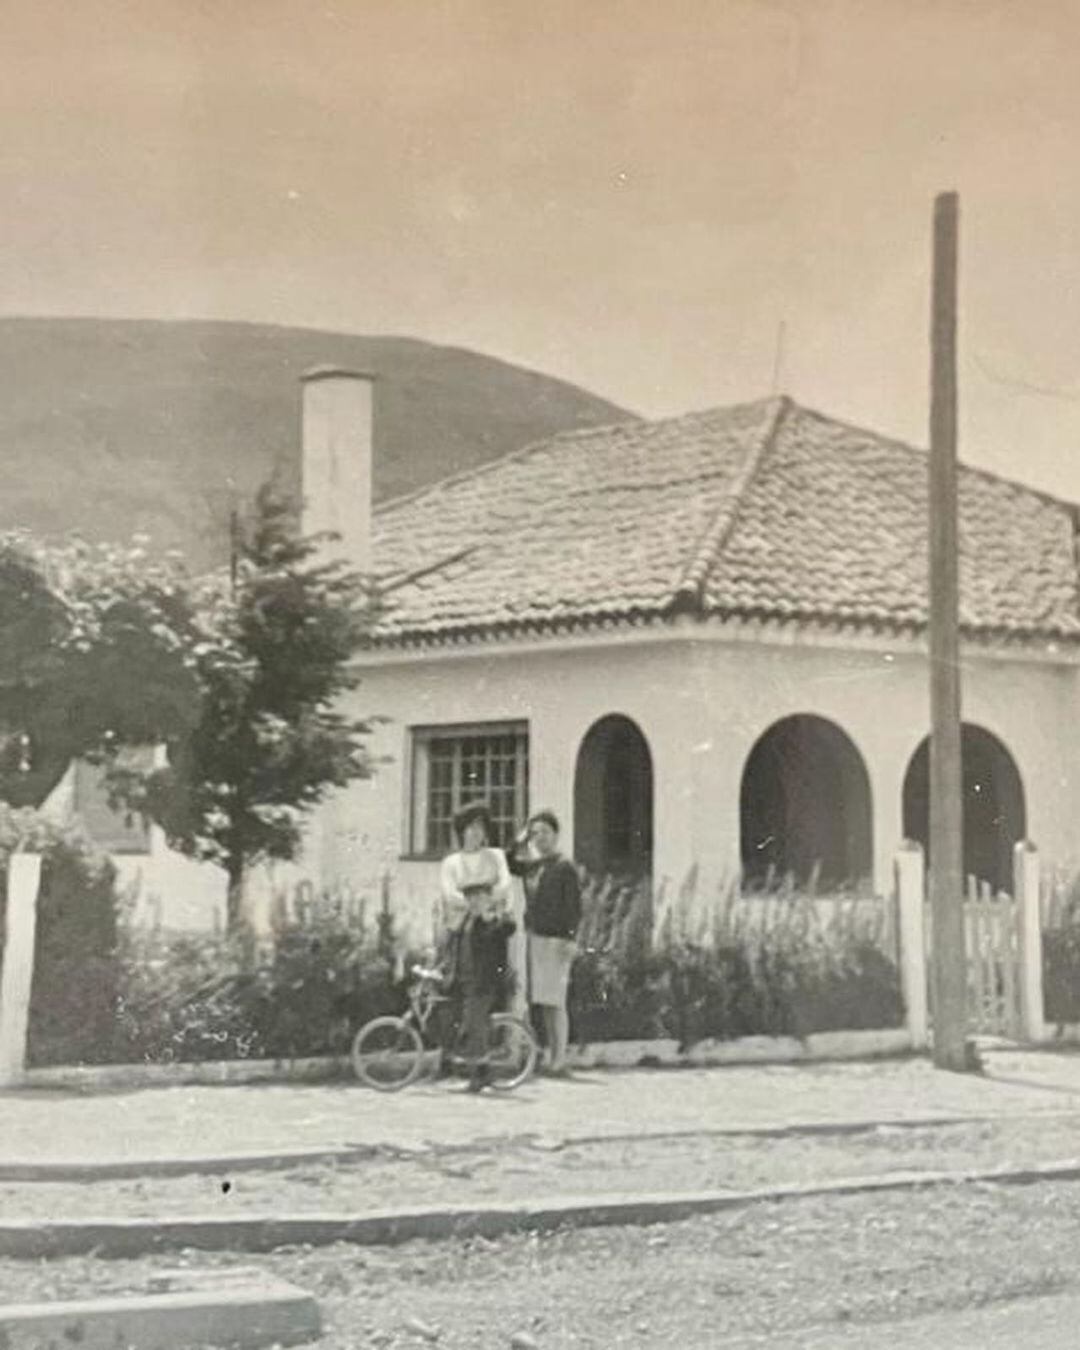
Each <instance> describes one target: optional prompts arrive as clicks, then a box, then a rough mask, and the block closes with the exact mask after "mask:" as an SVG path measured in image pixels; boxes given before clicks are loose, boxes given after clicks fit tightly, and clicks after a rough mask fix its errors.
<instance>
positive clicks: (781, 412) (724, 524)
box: [672, 394, 794, 603]
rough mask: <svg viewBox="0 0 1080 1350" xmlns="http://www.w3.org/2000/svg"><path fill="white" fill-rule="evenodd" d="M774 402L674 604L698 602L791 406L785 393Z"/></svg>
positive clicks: (681, 582)
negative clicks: (770, 416) (748, 491)
mask: <svg viewBox="0 0 1080 1350" xmlns="http://www.w3.org/2000/svg"><path fill="white" fill-rule="evenodd" d="M775 402H776V407H775V409H774V411H773V415H772V418H771V419H770V421H769V424H768V425H767V426H766V427H765V428H764V430H763V431H762V434H761V438H760V440H759V441H758V443H757V445H756V446H755V447H754V449H753V451H752V452H751V454H750V455H749V456H747V460H746V463H745V464H744V465H743V466H742V469H741V470H740V472H739V473H738V474H737V475H736V477H735V480H734V481H733V483H732V485H731V487H730V489H729V491H728V492H727V493H726V494H725V496H724V500H723V502H722V503H721V505H720V507H719V508H718V510H717V512H716V514H715V516H714V517H713V519H712V520H711V521H710V522H709V524H708V525H707V526H706V528H705V529H704V530H703V531H702V534H701V537H700V539H699V541H698V546H697V548H696V549H695V551H694V554H693V556H692V557H691V559H690V561H689V563H687V565H686V567H685V568H684V570H683V574H682V576H681V577H680V579H679V580H678V582H677V583H676V585H675V588H674V592H673V595H672V601H673V603H674V602H677V601H678V600H679V599H680V598H682V597H685V598H686V599H688V600H692V601H695V602H698V601H700V599H701V596H702V593H703V591H704V588H705V584H706V581H707V580H708V576H709V572H710V571H711V570H712V566H713V564H714V562H715V561H716V559H717V557H718V556H719V555H720V554H721V553H722V552H723V548H724V543H725V542H726V540H727V539H728V538H729V536H730V534H731V531H732V529H733V527H734V525H735V521H736V518H737V517H738V514H739V507H740V505H741V504H742V501H743V499H744V496H745V494H746V490H747V488H749V486H750V484H751V483H752V482H753V481H754V478H755V477H756V476H757V473H758V470H759V469H760V468H761V464H762V461H763V460H764V459H765V457H766V455H767V454H768V452H769V450H770V449H771V448H772V447H773V445H775V443H776V436H777V433H778V431H779V430H780V425H781V423H782V422H783V420H784V418H785V417H786V416H787V415H788V413H789V411H790V410H791V408H792V407H793V406H794V405H793V404H792V401H791V399H790V398H788V396H787V395H786V394H782V395H780V397H779V398H777V399H776V400H775Z"/></svg>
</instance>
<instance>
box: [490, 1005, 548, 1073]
mask: <svg viewBox="0 0 1080 1350" xmlns="http://www.w3.org/2000/svg"><path fill="white" fill-rule="evenodd" d="M539 1057H540V1047H539V1046H538V1045H537V1043H536V1037H535V1036H534V1035H533V1034H532V1030H531V1029H530V1028H529V1027H528V1026H527V1025H526V1024H525V1023H524V1022H523V1021H522V1020H521V1018H520V1017H514V1016H513V1014H512V1013H495V1014H494V1015H493V1016H492V1019H491V1040H490V1050H489V1055H488V1070H489V1073H490V1078H489V1082H490V1083H491V1086H492V1087H493V1088H498V1089H500V1090H501V1091H503V1092H510V1091H512V1090H513V1089H514V1088H516V1087H520V1086H521V1084H522V1083H524V1082H526V1081H527V1080H528V1079H529V1078H531V1077H532V1076H533V1074H534V1073H535V1072H536V1062H537V1060H538V1059H539Z"/></svg>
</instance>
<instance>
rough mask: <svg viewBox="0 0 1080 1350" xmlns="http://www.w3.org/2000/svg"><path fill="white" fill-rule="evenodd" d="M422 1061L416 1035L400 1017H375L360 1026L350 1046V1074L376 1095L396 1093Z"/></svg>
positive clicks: (404, 1085) (422, 1043)
mask: <svg viewBox="0 0 1080 1350" xmlns="http://www.w3.org/2000/svg"><path fill="white" fill-rule="evenodd" d="M423 1062H424V1042H423V1041H422V1040H421V1039H420V1033H419V1032H418V1031H417V1030H416V1028H415V1027H414V1026H413V1025H412V1023H411V1022H406V1021H405V1019H404V1018H402V1017H376V1018H375V1019H374V1020H373V1021H371V1022H368V1023H367V1024H366V1025H365V1026H362V1027H361V1028H360V1030H359V1031H358V1032H357V1033H356V1039H355V1040H354V1041H353V1044H352V1066H353V1071H354V1073H355V1074H356V1076H357V1078H359V1079H360V1081H361V1083H366V1084H367V1086H368V1087H371V1088H375V1090H376V1091H377V1092H400V1090H401V1089H402V1088H403V1087H408V1085H409V1084H410V1083H411V1082H413V1080H414V1079H415V1078H416V1076H417V1074H419V1072H420V1069H421V1066H422V1065H423Z"/></svg>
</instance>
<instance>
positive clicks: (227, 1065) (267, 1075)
mask: <svg viewBox="0 0 1080 1350" xmlns="http://www.w3.org/2000/svg"><path fill="white" fill-rule="evenodd" d="M912 1053H913V1051H912V1048H911V1036H910V1034H909V1033H908V1031H907V1030H906V1028H904V1027H884V1028H881V1029H879V1030H868V1031H823V1032H815V1033H813V1034H811V1035H809V1036H807V1037H806V1038H805V1039H804V1040H797V1039H795V1038H794V1037H786V1036H783V1037H774V1036H746V1037H742V1038H740V1039H739V1040H734V1041H700V1042H698V1044H696V1045H694V1046H692V1047H691V1048H690V1049H688V1050H685V1051H680V1049H679V1044H678V1042H677V1041H604V1042H596V1043H594V1044H588V1045H575V1046H572V1047H571V1050H570V1063H571V1065H572V1067H575V1068H579V1069H634V1068H639V1067H650V1066H652V1067H661V1068H720V1067H734V1066H737V1065H741V1064H760V1065H764V1064H806V1063H815V1064H816V1063H829V1062H842V1061H845V1060H853V1059H855V1060H858V1059H883V1058H894V1057H898V1056H901V1055H908V1054H912ZM352 1076H353V1075H352V1066H351V1064H350V1061H349V1058H348V1056H346V1055H328V1056H323V1057H320V1058H314V1059H294V1060H283V1059H251V1060H219V1061H207V1062H205V1063H190V1064H100V1065H71V1066H66V1067H58V1068H41V1069H28V1070H27V1071H26V1072H25V1073H24V1074H23V1076H22V1078H21V1079H20V1081H19V1083H18V1085H17V1087H16V1088H15V1089H14V1090H16V1091H24V1090H33V1089H48V1090H51V1091H56V1090H58V1089H59V1090H68V1091H74V1092H108V1091H137V1090H139V1089H143V1088H155V1087H221V1086H224V1087H230V1086H236V1087H239V1086H243V1085H246V1084H249V1083H322V1082H332V1081H336V1080H338V1079H342V1078H352ZM357 1086H358V1087H359V1085H357Z"/></svg>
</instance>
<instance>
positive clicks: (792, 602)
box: [318, 379, 1080, 922]
mask: <svg viewBox="0 0 1080 1350" xmlns="http://www.w3.org/2000/svg"><path fill="white" fill-rule="evenodd" d="M335 385H339V386H340V387H341V388H342V389H343V390H344V389H347V387H348V381H347V380H345V379H341V380H338V381H331V382H330V385H329V386H328V387H327V388H325V389H324V391H323V392H324V395H326V396H328V397H331V398H332V397H333V394H334V386H335ZM343 409H344V404H343ZM342 415H343V416H344V415H345V413H344V410H343V414H342ZM960 495H961V548H962V566H961V571H962V582H961V584H962V622H963V629H964V647H963V662H964V671H963V674H964V708H963V712H964V719H965V732H964V760H965V815H966V829H965V834H966V839H965V854H966V856H965V864H966V868H967V870H968V872H969V873H970V874H972V875H974V876H976V877H978V878H979V879H980V880H985V881H988V882H989V883H990V884H991V885H992V886H994V887H995V888H1003V889H1008V888H1009V887H1010V885H1011V867H1012V861H1011V855H1012V848H1013V845H1014V844H1015V842H1017V841H1018V840H1019V839H1023V838H1031V839H1033V840H1034V841H1035V842H1036V843H1037V844H1038V845H1039V847H1040V848H1041V849H1042V851H1043V853H1044V856H1045V857H1047V858H1048V859H1051V860H1055V861H1062V862H1064V861H1066V860H1068V859H1069V858H1071V857H1073V856H1074V855H1075V854H1076V852H1077V849H1076V843H1077V825H1078V822H1080V774H1078V773H1077V771H1076V766H1077V764H1078V762H1080V717H1078V713H1080V664H1078V663H1080V572H1078V550H1077V539H1078V521H1080V515H1078V510H1077V508H1076V507H1075V506H1073V505H1071V504H1069V503H1066V502H1063V501H1058V500H1054V499H1052V498H1050V497H1048V496H1046V495H1043V494H1040V493H1038V492H1036V491H1033V490H1030V489H1028V488H1026V487H1022V486H1019V485H1017V484H1015V483H1011V482H1007V481H1004V480H1002V479H1000V478H996V477H994V476H992V475H990V474H988V473H984V472H981V471H977V470H974V469H968V468H965V469H963V470H962V472H961V490H960ZM354 500H358V501H359V502H360V503H361V507H360V510H361V512H363V511H364V510H366V507H365V506H364V503H366V501H367V500H370V498H369V496H368V495H367V494H365V492H364V491H363V489H362V488H360V489H358V491H357V496H356V497H355V498H354ZM926 518H927V459H926V455H925V452H923V451H920V450H918V449H913V448H911V447H909V446H907V445H903V444H899V443H897V442H896V441H893V440H889V439H887V438H885V437H882V436H878V435H875V434H873V433H871V432H868V431H863V430H859V429H857V428H855V427H851V426H847V425H844V424H842V423H840V422H837V421H833V420H831V419H829V418H827V417H823V416H820V415H819V414H817V413H814V412H811V411H808V410H806V409H804V408H802V407H800V406H798V405H796V404H795V403H793V402H791V401H790V400H788V399H786V398H774V399H770V400H767V401H762V402H757V403H751V404H746V405H743V406H738V407H730V408H720V409H716V410H712V411H707V412H701V413H693V414H690V415H687V416H684V417H675V418H671V419H665V420H663V421H659V422H652V423H644V422H637V423H633V424H629V425H624V426H616V427H612V428H610V429H606V430H592V431H587V432H582V433H574V434H569V435H564V436H560V437H557V438H555V439H553V440H550V441H547V442H545V443H542V444H538V445H535V446H533V447H531V448H529V449H526V450H524V451H521V452H517V453H514V454H511V455H509V456H507V457H505V458H503V459H501V460H498V461H496V462H494V463H491V464H489V465H487V466H485V467H483V468H481V469H478V470H474V471H472V472H470V473H467V474H464V475H461V476H458V477H455V478H451V479H448V480H446V481H444V482H440V483H436V484H434V485H433V486H431V487H428V488H426V489H424V490H423V491H420V492H417V493H415V494H413V495H411V496H409V497H406V498H403V499H400V500H397V501H392V502H388V503H386V504H385V505H381V506H380V507H379V508H378V509H376V510H375V512H374V513H373V516H372V526H371V532H370V537H367V536H366V535H365V534H364V532H363V530H361V531H359V533H358V534H355V535H354V536H353V538H354V546H355V547H356V548H357V549H358V551H359V552H358V556H359V557H360V559H361V560H362V561H363V562H364V563H365V564H366V565H370V567H371V568H372V570H373V571H374V573H375V574H376V575H377V576H378V577H379V579H380V581H381V584H382V586H383V590H384V596H385V602H386V606H387V611H386V614H385V617H384V618H383V620H382V621H381V623H380V626H379V627H378V629H377V631H376V632H375V633H374V634H373V637H372V640H371V644H370V649H369V650H368V651H367V652H366V654H365V657H364V661H363V683H362V686H361V689H360V691H359V693H358V695H357V698H358V710H359V711H362V712H363V713H378V714H380V715H382V716H384V717H386V718H387V719H388V721H387V722H386V723H385V724H384V725H382V726H380V728H379V730H378V733H377V737H376V743H375V746H374V749H375V750H376V752H377V753H378V754H380V755H381V756H384V757H385V761H386V762H385V763H384V764H383V766H382V767H381V768H380V771H379V773H378V775H377V776H376V777H375V778H373V779H372V780H370V781H369V782H364V783H360V784H357V785H356V786H355V787H354V788H353V789H352V790H351V791H349V792H348V793H346V794H343V796H342V797H341V799H339V800H338V801H336V802H335V803H334V804H333V807H332V809H328V810H327V812H326V813H325V816H324V819H323V821H322V822H321V826H320V830H319V835H318V864H319V868H320V871H321V874H322V876H323V878H324V879H325V880H326V881H327V883H328V884H329V883H333V882H334V881H335V880H338V879H341V878H348V879H349V880H350V881H351V883H352V884H354V885H358V886H361V887H370V886H372V885H373V884H374V883H375V879H376V875H377V874H380V875H383V874H385V875H389V876H390V877H391V879H392V889H393V894H394V896H395V901H396V903H397V904H398V905H399V906H400V907H401V908H402V909H403V910H408V912H409V913H411V914H412V915H414V916H415V918H416V921H417V922H423V920H424V918H425V917H426V916H427V915H429V914H430V905H431V899H432V897H433V895H434V893H435V869H436V864H437V859H438V858H439V857H440V855H441V854H442V853H443V852H444V851H445V850H446V848H447V847H448V845H449V821H450V818H451V816H452V814H453V811H454V810H455V808H456V807H457V806H458V805H459V804H460V803H461V802H462V801H464V800H467V799H470V798H475V797H478V796H480V797H485V798H486V799H487V800H488V801H489V802H491V803H492V805H493V807H494V809H495V813H496V816H497V818H498V820H499V822H500V824H501V826H502V828H503V829H504V830H505V831H506V832H507V833H508V832H509V831H510V829H511V828H512V826H513V825H514V823H515V822H518V821H520V820H521V819H522V818H523V817H524V816H525V815H526V813H527V812H528V811H529V810H532V809H536V808H538V807H549V808H551V809H553V810H554V811H555V812H556V813H557V815H558V816H559V817H560V819H561V820H562V822H563V826H564V843H565V847H566V849H567V850H568V851H569V852H570V853H572V854H573V856H574V857H575V858H577V859H578V860H579V861H580V862H582V863H583V864H585V865H586V866H587V867H589V868H590V869H591V870H592V871H594V872H599V873H606V872H624V873H625V872H634V873H642V872H651V874H652V876H653V878H654V879H655V880H656V881H661V880H664V879H666V880H668V881H669V882H671V883H675V884H677V883H678V882H679V881H680V880H681V879H682V878H683V877H685V875H686V874H687V872H688V871H689V869H690V868H691V867H694V866H696V867H697V868H698V869H699V871H700V873H701V874H702V876H703V877H704V878H708V877H710V876H716V877H720V876H723V875H731V874H732V872H733V871H735V870H736V869H741V871H742V873H743V875H744V877H746V878H747V879H748V880H749V881H751V882H753V881H755V880H759V879H761V878H763V877H764V876H766V875H767V874H768V873H769V871H770V870H773V871H775V872H780V873H788V872H793V873H794V874H795V875H796V877H797V878H798V879H800V880H802V881H806V880H809V879H810V878H811V876H813V877H814V878H815V879H816V883H817V884H818V885H819V886H821V887H824V888H830V887H831V888H836V887H840V886H843V885H846V884H851V885H865V886H870V885H872V886H874V887H875V888H877V891H878V893H881V894H883V893H886V892H887V891H888V890H889V889H890V888H891V884H892V861H893V857H894V854H895V850H896V849H897V847H898V846H899V844H900V843H901V841H902V840H903V839H904V838H916V839H919V840H921V841H923V842H925V840H926V835H927V820H926V816H927V804H926V798H927V754H926V742H925V738H926V735H927V732H928V727H929V696H928V677H927V647H926V620H927V600H926V596H927V570H928V565H927V526H926Z"/></svg>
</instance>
